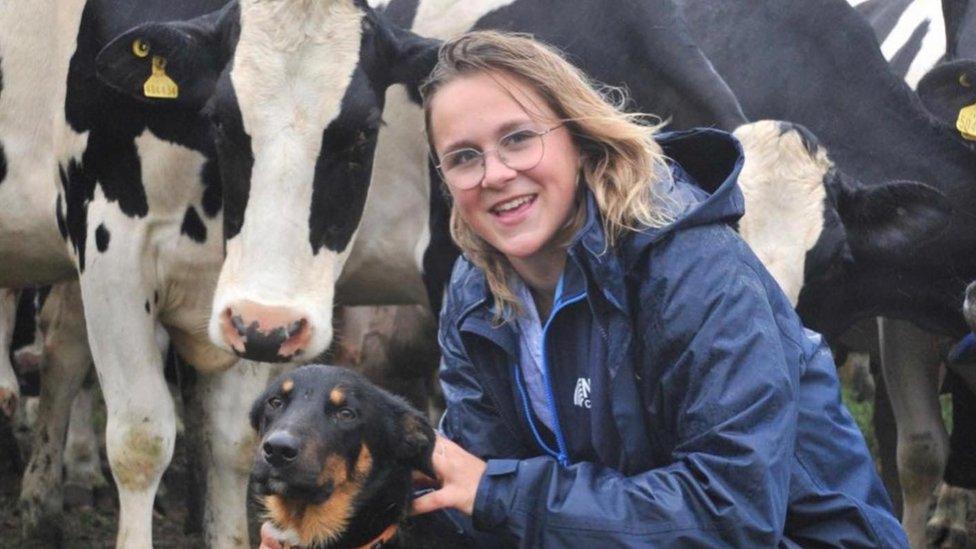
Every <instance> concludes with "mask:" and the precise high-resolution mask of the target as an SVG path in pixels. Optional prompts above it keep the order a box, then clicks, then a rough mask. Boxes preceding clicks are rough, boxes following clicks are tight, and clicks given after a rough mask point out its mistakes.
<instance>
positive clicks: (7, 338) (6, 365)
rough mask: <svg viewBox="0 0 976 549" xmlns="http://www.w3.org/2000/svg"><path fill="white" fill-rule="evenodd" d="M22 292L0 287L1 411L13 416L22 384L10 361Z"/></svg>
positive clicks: (9, 416)
mask: <svg viewBox="0 0 976 549" xmlns="http://www.w3.org/2000/svg"><path fill="white" fill-rule="evenodd" d="M19 295H20V292H18V291H17V290H10V289H7V288H0V412H3V414H4V415H6V416H7V418H8V419H9V418H12V417H13V416H14V412H15V411H16V410H17V401H18V400H19V399H20V386H19V385H18V383H17V375H16V374H15V373H14V366H13V364H11V363H10V344H11V342H12V341H13V335H14V324H15V323H16V322H17V297H18V296H19Z"/></svg>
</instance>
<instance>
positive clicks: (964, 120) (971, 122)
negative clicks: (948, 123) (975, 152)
mask: <svg viewBox="0 0 976 549" xmlns="http://www.w3.org/2000/svg"><path fill="white" fill-rule="evenodd" d="M956 129H957V130H959V133H961V134H962V136H963V137H964V138H966V139H968V140H970V141H976V103H973V104H972V105H969V106H968V107H963V108H962V109H961V110H960V111H959V118H956Z"/></svg>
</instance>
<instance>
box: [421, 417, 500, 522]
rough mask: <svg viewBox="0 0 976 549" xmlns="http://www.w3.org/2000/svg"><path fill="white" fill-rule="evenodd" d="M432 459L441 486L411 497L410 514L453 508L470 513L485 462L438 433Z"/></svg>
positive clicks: (483, 471)
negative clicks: (414, 497) (411, 507)
mask: <svg viewBox="0 0 976 549" xmlns="http://www.w3.org/2000/svg"><path fill="white" fill-rule="evenodd" d="M431 461H432V463H433V466H434V473H435V474H436V475H437V480H438V481H440V483H441V487H440V488H439V489H438V490H435V491H433V492H431V493H429V494H424V495H422V496H420V497H419V498H417V499H415V500H413V510H412V514H414V515H422V514H424V513H430V512H431V511H437V510H438V509H444V508H453V509H457V510H458V511H461V512H462V513H464V514H466V515H471V513H472V512H473V511H474V497H475V494H477V492H478V483H479V482H481V476H482V475H484V473H485V467H486V466H485V462H484V461H482V460H481V459H479V458H478V457H477V456H474V455H472V454H469V453H468V452H467V451H466V450H465V449H464V448H461V447H460V446H458V445H457V444H454V443H453V442H451V441H450V440H448V439H446V438H444V437H442V436H440V435H438V436H437V442H435V443H434V455H433V456H432V458H431Z"/></svg>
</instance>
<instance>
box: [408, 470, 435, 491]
mask: <svg viewBox="0 0 976 549" xmlns="http://www.w3.org/2000/svg"><path fill="white" fill-rule="evenodd" d="M410 480H411V482H412V483H413V487H414V488H418V489H419V488H437V487H439V486H440V482H437V480H435V479H432V478H430V477H428V476H427V475H425V474H423V473H421V472H420V471H414V472H413V473H412V474H411V476H410Z"/></svg>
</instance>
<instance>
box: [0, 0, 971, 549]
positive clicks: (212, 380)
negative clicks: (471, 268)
mask: <svg viewBox="0 0 976 549" xmlns="http://www.w3.org/2000/svg"><path fill="white" fill-rule="evenodd" d="M851 4H857V9H855V8H854V7H852V5H851ZM933 4H934V6H932V5H933ZM930 7H935V8H941V9H937V10H936V13H937V15H935V16H932V17H928V18H918V17H917V16H919V14H923V13H924V14H927V13H930V11H926V10H927V9H928V8H930ZM908 16H916V18H917V20H918V21H919V22H920V24H919V25H917V26H912V25H911V24H910V22H909V19H908V18H907V17H908ZM869 21H870V22H871V24H873V27H874V28H873V29H872V26H871V25H870V24H869ZM471 28H499V29H508V30H516V31H522V32H529V33H532V34H534V35H535V36H536V37H538V38H539V39H542V40H544V41H547V42H550V43H552V44H555V45H557V46H559V47H560V48H562V49H563V50H564V51H565V52H566V53H567V55H568V56H569V58H570V59H571V60H572V61H574V62H575V63H577V64H579V65H580V66H582V67H583V68H584V69H585V70H587V71H588V72H589V73H590V74H591V75H592V76H593V77H594V78H595V79H597V80H599V81H601V82H605V83H608V84H611V85H617V86H624V87H625V88H626V89H627V90H628V93H629V95H630V97H631V100H632V107H633V108H634V109H637V110H640V111H643V112H650V113H655V114H658V115H660V116H661V117H663V118H665V119H667V120H669V121H670V127H671V128H675V129H681V128H687V127H692V126H713V127H718V128H721V129H725V130H728V131H734V132H735V134H736V135H737V137H739V139H740V141H742V143H743V147H744V149H745V152H746V166H745V169H744V170H743V173H742V178H741V185H742V188H743V191H744V194H745V198H746V216H745V217H744V218H743V219H742V220H741V222H740V223H739V230H740V232H741V233H742V235H743V236H744V238H745V239H746V240H747V241H748V242H749V243H750V244H751V245H752V246H753V248H754V249H755V250H756V253H757V255H759V257H760V259H762V260H763V262H764V263H765V264H766V265H767V267H768V268H769V269H770V272H771V273H773V275H774V277H775V278H776V279H777V281H778V282H780V284H781V285H782V286H783V289H784V291H785V292H786V293H787V295H788V296H789V297H790V298H791V299H792V301H793V302H794V303H795V304H796V306H797V310H798V311H799V313H800V315H801V317H802V318H803V320H804V322H805V323H806V324H807V325H808V326H809V327H811V328H813V329H815V330H818V331H821V332H823V333H824V334H825V335H826V336H827V337H828V338H831V339H832V340H833V341H835V342H837V343H838V344H841V343H845V342H846V343H848V344H852V342H851V338H850V337H847V338H845V333H847V332H848V331H849V328H851V327H852V326H854V325H855V324H856V323H858V322H859V321H862V320H865V319H870V320H869V321H870V322H871V325H872V326H873V325H874V324H873V323H874V320H873V319H874V317H878V316H883V317H886V318H890V319H898V320H883V321H879V323H878V326H879V329H878V330H876V332H877V333H878V334H879V335H880V336H881V345H880V346H879V345H878V336H877V335H875V333H873V332H872V337H871V338H861V339H867V341H861V342H856V343H857V346H859V347H860V348H862V349H865V350H868V351H872V352H873V353H875V355H876V357H877V358H878V361H879V364H880V367H881V370H882V371H883V373H884V381H885V386H886V390H885V391H879V393H880V394H879V397H880V398H887V399H890V402H891V409H892V410H893V412H894V417H895V420H896V422H897V426H898V428H897V466H898V478H900V480H901V495H902V498H901V501H902V505H903V524H904V525H905V527H906V529H907V531H908V533H909V537H910V540H911V542H912V544H913V546H917V547H921V546H925V544H926V543H935V544H946V545H948V544H953V543H956V544H961V543H965V542H966V512H967V510H969V509H971V508H972V509H973V510H976V497H974V496H973V494H976V492H972V493H971V492H970V490H971V489H976V452H973V451H971V448H970V447H971V446H972V444H973V443H972V440H971V439H973V436H974V435H976V433H974V432H973V431H972V429H973V426H974V425H976V423H974V419H976V418H973V417H970V416H971V415H973V414H976V400H974V399H976V396H974V393H973V391H974V390H976V370H974V369H973V368H972V367H971V366H969V367H967V366H965V365H958V364H954V365H951V367H950V369H949V370H950V374H949V376H948V377H949V380H948V381H949V382H948V386H949V387H950V389H951V391H952V393H953V398H954V402H955V403H956V408H955V412H954V418H955V421H954V425H955V428H954V430H953V433H952V437H951V438H950V437H948V435H947V433H946V430H945V427H944V426H943V425H942V423H941V418H940V416H939V405H938V392H939V389H940V386H939V384H940V375H939V368H938V363H939V362H940V360H941V357H939V356H936V354H935V353H933V352H932V350H931V347H932V345H931V336H929V335H927V334H928V333H934V334H938V335H940V336H943V337H951V338H958V337H961V336H963V335H964V334H966V333H968V332H969V331H970V328H969V327H968V326H967V325H966V322H965V320H964V316H963V298H964V293H965V288H966V285H967V283H968V282H970V281H971V280H973V279H976V142H974V141H971V140H969V138H973V137H976V135H973V134H976V127H973V128H971V129H972V131H971V132H969V133H967V132H966V129H967V128H966V127H965V125H964V124H962V123H960V124H959V128H957V117H959V113H960V111H961V110H963V109H964V108H965V107H967V106H969V105H972V104H974V103H976V88H974V84H976V1H973V2H972V5H970V0H942V2H941V5H939V2H938V0H914V1H913V0H867V1H855V0H851V3H850V4H849V3H848V2H845V1H844V0H738V1H735V2H727V1H718V0H641V1H636V0H617V1H612V0H576V1H574V2H572V3H560V2H555V1H553V0H460V1H448V0H389V1H378V0H370V1H369V2H368V3H367V2H365V1H364V0H232V1H231V2H229V3H228V2H226V0H195V1H189V0H180V1H175V0H138V1H136V0H87V1H85V0H8V1H7V2H4V3H3V5H2V8H0V287H3V288H10V289H11V290H0V346H3V347H5V349H4V351H3V352H2V353H0V408H2V409H3V411H4V412H5V413H7V414H10V413H12V412H13V409H14V408H15V407H16V403H17V400H18V397H19V393H18V382H17V379H16V377H15V376H14V373H13V369H12V367H11V365H10V364H9V363H8V353H7V350H6V347H9V346H10V344H11V341H10V333H11V331H12V329H13V324H14V320H13V318H14V313H15V309H16V296H17V292H16V291H14V289H21V288H26V287H29V286H30V287H40V286H44V285H52V284H53V285H54V286H53V288H52V289H51V290H50V292H49V293H48V292H43V294H44V295H46V296H47V298H46V300H44V301H43V306H41V307H39V313H38V325H39V330H40V332H41V335H40V336H39V337H40V338H41V341H43V349H42V351H39V352H38V353H35V355H38V354H40V355H43V356H41V357H38V356H33V355H31V354H30V353H26V352H22V353H21V355H19V357H20V358H23V359H24V360H23V361H22V362H31V361H33V362H38V361H39V362H40V363H41V378H42V382H41V404H40V408H39V412H38V419H37V424H36V425H35V428H34V434H33V439H32V444H31V446H32V456H31V460H30V463H29V465H28V466H27V468H26V472H25V477H24V481H23V490H22V495H21V507H22V510H23V515H22V516H23V517H24V522H25V527H26V528H27V529H28V530H31V531H36V529H38V528H39V526H41V525H46V527H50V525H52V524H54V525H56V524H57V523H58V521H57V517H58V516H59V513H61V506H62V495H61V494H62V491H61V483H62V469H61V463H62V461H63V460H62V455H63V452H64V448H65V445H64V441H65V434H66V430H67V425H68V420H69V416H70V415H71V414H72V413H74V414H75V415H76V416H78V415H80V414H82V413H83V412H82V411H78V412H72V411H71V410H72V402H73V401H74V400H75V396H76V395H77V394H78V393H79V389H80V388H81V387H82V385H83V383H84V380H85V377H86V375H87V373H88V371H89V369H90V364H92V363H93V364H94V368H95V371H96V373H97V377H98V383H99V384H100V386H101V391H102V394H103V396H104V399H105V405H106V409H107V428H106V433H105V441H106V447H107V455H108V461H109V464H110V467H111V470H112V475H113V477H114V479H115V485H116V487H117V489H118V495H119V504H120V509H121V512H120V516H119V530H118V537H117V541H118V545H119V546H120V547H148V546H150V545H151V542H152V540H151V537H152V535H151V533H152V528H151V526H152V524H151V523H152V505H153V499H154V496H155V493H156V490H157V487H158V485H159V481H160V478H161V475H162V473H163V471H164V470H165V468H166V467H167V465H168V463H169V461H170V458H171V456H172V453H173V445H174V440H175V437H176V425H177V414H176V411H175V407H174V403H173V399H172V397H171V395H170V391H169V389H168V388H167V383H166V380H165V378H164V359H163V357H164V355H165V352H164V353H161V352H160V344H159V342H158V341H157V339H158V338H157V325H161V326H162V327H163V328H165V332H166V334H167V335H168V340H169V344H170V345H171V346H172V348H173V349H174V350H175V352H176V353H178V354H179V355H180V356H181V357H182V358H183V360H185V361H186V362H187V363H189V364H190V365H192V366H193V367H194V368H195V369H196V371H197V372H198V373H199V380H198V382H197V384H196V397H197V401H196V402H197V403H198V408H199V409H198V410H196V412H195V414H194V419H193V422H192V423H193V424H194V426H195V428H196V429H198V430H199V435H198V436H199V438H200V440H201V441H202V443H203V445H204V447H205V449H204V451H201V452H200V455H201V456H204V461H206V463H205V464H204V465H205V469H206V482H205V485H206V502H207V504H206V510H205V513H204V518H203V523H204V529H205V534H206V541H207V543H208V545H211V546H218V547H224V546H227V547H230V546H234V547H237V546H243V545H247V544H248V539H247V534H246V532H247V518H246V513H245V498H246V487H247V477H248V472H249V470H250V462H251V456H252V455H253V446H254V443H255V439H254V435H253V433H252V432H251V429H250V426H249V425H248V422H247V408H248V407H249V405H250V402H251V400H252V398H253V397H254V396H255V395H257V394H259V393H260V392H261V391H262V389H263V388H264V385H265V383H266V382H267V380H268V379H269V378H270V376H271V375H273V374H274V373H276V372H277V369H276V368H279V367H280V366H276V365H275V364H279V363H301V362H308V361H312V360H314V359H315V358H316V357H319V356H320V355H322V354H323V353H324V352H325V351H326V350H327V349H328V348H329V346H330V344H332V342H333V339H340V340H341V341H340V343H352V344H353V345H352V346H353V347H356V345H357V344H358V342H359V341H360V338H359V336H356V335H352V334H353V333H354V332H355V333H361V332H362V331H370V328H368V327H367V328H365V329H362V328H360V330H359V332H357V331H356V329H355V327H354V326H355V325H356V324H357V323H358V325H359V326H360V327H362V326H370V325H371V323H372V326H373V328H375V327H376V326H377V325H383V326H384V327H385V328H384V329H382V330H374V331H376V332H377V333H380V332H382V333H385V334H386V335H387V336H388V337H387V338H386V339H383V340H382V341H379V340H376V339H375V338H374V339H373V340H371V341H370V342H368V343H366V344H364V345H365V347H363V348H362V349H354V350H353V351H352V353H369V352H374V353H381V354H383V353H385V354H384V356H388V355H389V356H394V355H395V356H403V353H402V352H401V353H399V355H398V354H397V353H394V352H392V351H390V348H391V347H392V346H395V345H399V344H398V343H397V342H395V341H391V338H392V339H394V340H395V339H400V340H406V339H409V337H408V336H407V335H406V334H407V332H410V333H411V334H415V335H416V337H415V339H419V340H422V341H421V342H420V343H419V344H418V347H417V348H428V349H429V348H430V347H431V346H434V345H436V342H435V341H432V339H431V336H430V333H431V330H426V329H418V328H417V327H418V326H423V325H425V322H428V323H429V319H430V316H429V313H426V314H425V313H418V309H417V308H404V309H398V310H395V311H397V312H394V313H391V312H390V311H391V310H392V309H386V310H382V309H381V310H375V309H370V310H367V312H366V313H363V312H362V310H360V312H359V313H356V312H353V311H354V310H349V312H348V313H343V314H348V315H349V317H348V318H349V319H350V320H349V321H348V322H346V323H345V324H344V325H342V327H341V328H336V330H337V334H336V335H334V333H333V308H334V307H335V306H337V305H342V306H355V305H404V304H424V305H426V304H430V305H431V306H433V309H434V310H437V307H438V305H439V303H440V295H441V290H442V288H443V286H444V284H445V282H446V280H447V277H448V274H449V271H450V267H451V265H452V263H453V260H454V258H455V257H456V256H457V250H456V248H455V247H454V246H453V245H452V244H451V242H450V239H449V236H448V234H447V230H446V227H447V224H446V212H447V205H446V204H445V202H444V201H445V197H444V195H443V193H441V192H440V191H439V189H438V187H437V183H436V182H433V181H432V179H433V177H434V176H433V172H432V171H431V169H430V167H429V164H428V159H427V155H426V151H425V143H426V141H425V139H424V136H423V123H422V115H421V111H420V107H419V104H418V96H417V86H418V84H419V83H420V82H421V81H422V80H423V78H424V77H425V75H426V74H427V73H428V72H429V71H430V69H431V68H432V66H433V63H434V60H435V54H436V49H437V46H438V41H437V39H443V38H445V37H448V36H452V35H455V34H457V33H460V32H463V31H465V30H468V29H471ZM876 33H877V35H878V37H876ZM889 35H890V36H889ZM879 37H880V40H879ZM899 37H901V41H899V39H900V38H899ZM943 39H944V42H942V40H943ZM895 42H897V45H895V46H892V45H891V44H893V43H895ZM933 48H935V49H936V50H937V51H938V53H937V54H935V55H933V54H932V53H931V51H932V49H933ZM923 53H924V55H923ZM884 54H887V57H888V58H889V59H890V60H891V63H890V64H889V63H888V61H887V60H886V58H885V55H884ZM940 58H941V62H940V63H939V64H937V65H935V66H934V67H933V66H930V65H932V64H934V62H935V61H936V60H937V59H940ZM923 65H924V68H926V69H929V70H927V71H925V74H924V76H912V74H917V75H921V74H922V73H921V72H920V66H923ZM906 78H907V80H908V82H911V83H912V85H913V86H914V84H915V82H916V80H917V89H913V88H912V86H909V84H908V83H906ZM765 119H770V120H774V121H773V122H769V121H762V120H765ZM776 121H779V122H776ZM25 294H26V292H25ZM424 310H426V309H424ZM377 311H379V312H377ZM82 312H83V317H82ZM357 315H359V317H357ZM363 315H365V316H363ZM425 315H426V318H425ZM357 318H358V320H356V319H357ZM354 320H355V321H354ZM406 327H409V328H412V329H411V330H405V329H404V328H406ZM922 330H925V332H922ZM865 345H866V346H865ZM340 347H341V345H340ZM376 347H379V348H382V349H380V350H379V351H376V350H375V349H374V350H373V351H370V350H369V349H368V348H376ZM399 347H403V345H399ZM384 349H385V350H384ZM408 354H411V355H412V354H415V352H414V351H410V352H409V353H408ZM392 362H393V366H394V367H395V366H396V364H397V362H398V360H397V359H396V358H393V359H392ZM430 362H431V361H429V360H428V361H427V362H426V363H430ZM269 363H272V364H269ZM387 374H389V375H392V376H394V377H399V380H400V382H402V385H401V386H402V387H406V388H412V389H410V390H414V389H416V388H417V387H423V386H424V384H425V383H426V380H427V379H429V377H430V374H431V371H430V368H429V367H414V366H411V367H409V368H407V371H406V372H404V371H395V370H394V372H393V373H392V374H390V373H389V372H387ZM418 392H419V393H422V390H420V391H418ZM75 404H76V406H75V407H76V408H79V409H82V410H83V409H84V408H85V405H84V404H83V405H81V406H77V403H75ZM89 407H90V405H89ZM89 424H90V422H89ZM888 465H892V464H888ZM93 474H94V473H93ZM943 476H945V481H946V483H947V484H945V485H944V486H942V487H941V488H940V489H939V490H938V495H939V504H938V508H937V509H936V512H935V515H934V517H933V518H932V519H931V521H929V522H928V524H926V521H927V513H928V511H929V506H930V503H931V502H932V501H933V498H934V497H935V493H936V489H937V488H939V485H940V482H941V481H942V480H943ZM88 482H91V480H90V479H89V480H88ZM894 495H898V494H894ZM926 530H927V531H926ZM926 536H928V539H926Z"/></svg>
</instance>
